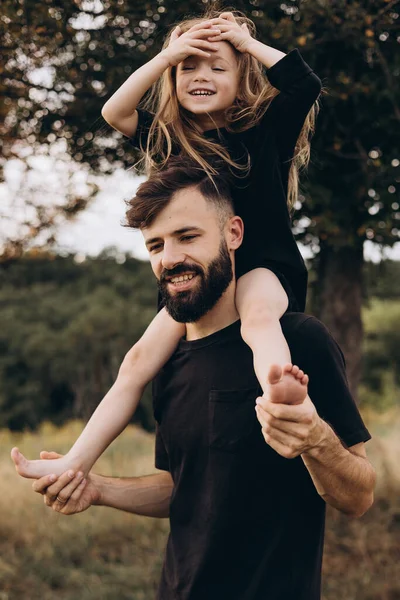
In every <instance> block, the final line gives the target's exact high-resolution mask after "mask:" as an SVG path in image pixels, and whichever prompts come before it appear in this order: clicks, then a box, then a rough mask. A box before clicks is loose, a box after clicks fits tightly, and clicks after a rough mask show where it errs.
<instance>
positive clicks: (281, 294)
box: [236, 268, 308, 404]
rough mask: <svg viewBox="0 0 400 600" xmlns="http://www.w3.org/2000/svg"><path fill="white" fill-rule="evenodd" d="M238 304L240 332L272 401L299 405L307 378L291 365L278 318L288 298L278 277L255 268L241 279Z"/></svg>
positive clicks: (237, 292) (259, 379) (305, 387)
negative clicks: (240, 323)
mask: <svg viewBox="0 0 400 600" xmlns="http://www.w3.org/2000/svg"><path fill="white" fill-rule="evenodd" d="M236 306H237V309H238V312H239V315H240V318H241V322H242V326H241V333H242V337H243V339H244V341H245V342H246V344H248V345H249V346H250V348H251V349H252V351H253V356H254V370H255V372H256V375H257V379H258V381H259V383H260V385H261V387H262V389H263V392H264V394H265V395H267V396H268V397H269V398H270V399H271V400H272V402H281V403H285V404H300V403H301V402H303V400H304V398H305V397H306V395H307V383H308V377H307V376H306V375H304V373H303V371H301V370H300V369H299V368H298V367H297V366H296V365H292V363H291V356H290V351H289V347H288V345H287V342H286V339H285V337H284V335H283V333H282V328H281V325H280V322H279V319H280V318H281V317H282V315H283V314H284V312H285V311H286V309H287V306H288V298H287V295H286V292H285V290H284V289H283V287H282V285H281V283H280V281H279V279H278V278H277V277H276V275H275V274H274V273H272V271H269V270H268V269H261V268H260V269H253V271H250V272H249V273H246V274H245V275H243V276H242V277H240V278H239V280H238V282H237V289H236Z"/></svg>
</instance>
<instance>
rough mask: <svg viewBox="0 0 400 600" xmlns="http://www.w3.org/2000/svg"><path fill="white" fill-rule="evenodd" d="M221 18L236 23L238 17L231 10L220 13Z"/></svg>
mask: <svg viewBox="0 0 400 600" xmlns="http://www.w3.org/2000/svg"><path fill="white" fill-rule="evenodd" d="M219 16H220V18H221V19H226V20H227V21H231V22H232V23H236V19H235V17H234V16H233V14H232V13H231V12H223V13H221V14H220V15H219Z"/></svg>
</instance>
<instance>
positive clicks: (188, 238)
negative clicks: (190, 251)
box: [181, 235, 198, 242]
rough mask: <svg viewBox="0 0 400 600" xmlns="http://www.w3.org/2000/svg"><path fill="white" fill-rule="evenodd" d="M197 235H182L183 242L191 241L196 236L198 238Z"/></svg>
mask: <svg viewBox="0 0 400 600" xmlns="http://www.w3.org/2000/svg"><path fill="white" fill-rule="evenodd" d="M197 237H198V236H197V235H184V236H183V237H181V240H182V242H190V240H194V238H197Z"/></svg>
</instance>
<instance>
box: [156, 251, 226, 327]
mask: <svg viewBox="0 0 400 600" xmlns="http://www.w3.org/2000/svg"><path fill="white" fill-rule="evenodd" d="M188 271H190V272H191V273H194V274H196V275H197V279H198V281H197V284H196V286H195V288H194V289H193V290H187V291H183V292H179V291H177V292H175V294H170V293H169V291H168V282H167V281H166V279H165V278H166V277H169V278H170V277H171V276H172V277H173V276H175V275H176V276H179V275H180V274H182V273H187V272H188ZM232 278H233V272H232V261H231V257H230V256H229V252H228V248H227V245H226V242H225V240H222V241H221V245H220V247H219V252H218V256H217V257H216V258H215V259H214V260H212V261H211V262H210V264H209V266H208V269H207V273H205V272H204V270H203V269H202V268H201V267H199V266H198V265H195V264H189V263H185V264H183V263H182V264H180V265H177V266H176V267H174V268H173V269H170V270H168V271H163V272H162V274H161V277H160V280H159V281H158V288H159V290H160V294H161V298H162V300H163V301H164V304H165V308H166V309H167V311H168V313H169V314H170V315H171V317H172V318H173V319H174V320H175V321H178V322H179V323H195V322H196V321H198V320H199V319H200V318H201V317H203V316H204V315H205V314H206V313H208V311H209V310H211V309H212V308H214V306H215V305H216V304H217V302H218V300H219V299H220V298H221V296H222V294H223V293H224V292H225V290H226V289H227V288H228V286H229V284H230V283H231V281H232Z"/></svg>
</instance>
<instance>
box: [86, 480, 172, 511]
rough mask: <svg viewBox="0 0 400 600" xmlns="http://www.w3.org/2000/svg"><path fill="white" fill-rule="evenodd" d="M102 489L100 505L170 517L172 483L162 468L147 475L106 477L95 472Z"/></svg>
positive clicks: (97, 483)
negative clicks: (160, 470)
mask: <svg viewBox="0 0 400 600" xmlns="http://www.w3.org/2000/svg"><path fill="white" fill-rule="evenodd" d="M94 477H95V478H96V479H95V484H96V487H97V488H98V489H99V492H100V498H99V501H98V502H96V505H98V506H109V507H111V508H117V509H119V510H125V511H127V512H130V513H134V514H137V515H143V516H145V517H157V518H166V517H168V516H169V504H170V500H171V494H172V488H173V482H172V477H171V475H170V474H169V473H167V472H165V471H163V472H161V473H155V474H154V475H146V476H144V477H126V478H119V477H103V476H101V475H95V476H94Z"/></svg>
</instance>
